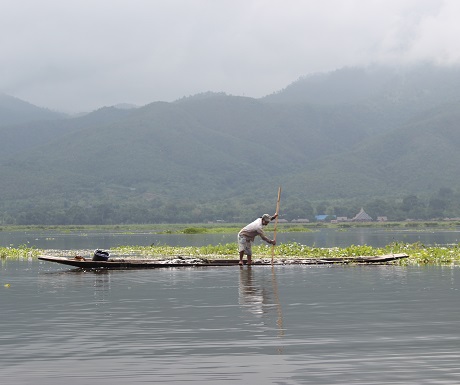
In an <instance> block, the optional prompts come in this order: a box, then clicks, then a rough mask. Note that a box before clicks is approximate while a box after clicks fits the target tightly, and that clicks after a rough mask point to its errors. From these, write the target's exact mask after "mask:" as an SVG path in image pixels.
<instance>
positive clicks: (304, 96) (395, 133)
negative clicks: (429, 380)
mask: <svg viewBox="0 0 460 385" xmlns="http://www.w3.org/2000/svg"><path fill="white" fill-rule="evenodd" d="M459 83H460V71H459V69H458V68H438V67H430V66H422V67H416V68H414V69H412V71H411V70H410V69H405V70H404V71H403V70H394V69H389V68H355V69H343V70H338V71H334V72H332V73H329V74H321V75H315V76H309V77H306V78H302V79H299V80H298V81H297V82H295V83H293V84H291V85H289V86H287V87H286V88H285V89H284V90H281V91H279V92H277V93H275V94H273V95H268V96H267V97H265V98H261V99H253V98H246V97H237V96H230V95H226V94H222V93H221V94H215V93H204V94H199V95H195V96H192V97H187V98H182V99H180V100H177V101H175V102H173V103H166V102H156V103H152V104H148V105H146V106H143V107H140V108H136V109H118V108H113V107H111V108H102V109H100V110H98V111H94V112H93V113H91V114H88V115H85V116H82V117H78V118H66V119H58V120H56V119H54V118H53V119H51V120H41V121H35V122H27V123H24V124H15V125H4V126H3V127H0V135H1V136H2V138H5V140H2V141H1V142H0V154H1V155H0V176H1V178H2V184H1V186H0V202H1V204H2V206H0V213H1V211H2V210H9V211H10V212H11V211H14V210H16V211H17V212H25V213H27V211H24V210H25V208H26V207H35V205H46V206H47V207H50V206H51V207H52V206H53V204H54V205H56V207H59V210H61V211H62V212H65V210H66V207H72V206H78V207H80V208H83V207H94V206H95V205H96V204H99V203H101V202H105V203H107V202H110V203H111V204H113V205H115V206H117V205H118V206H117V207H118V209H119V210H121V208H122V207H131V209H129V210H128V211H129V212H130V213H131V212H133V211H134V207H137V206H136V205H139V204H140V203H142V204H145V205H147V206H145V207H152V208H155V207H156V211H155V212H156V214H155V216H156V218H159V217H160V211H161V210H167V211H168V213H169V214H165V213H163V214H164V216H163V217H161V218H168V220H173V218H174V217H175V218H176V219H177V218H178V217H179V216H180V215H181V214H182V213H181V211H183V210H190V211H192V210H193V211H194V212H200V213H201V214H199V215H198V214H197V218H201V219H203V218H207V217H206V214H205V213H206V210H210V209H211V207H212V208H215V207H221V209H222V210H224V209H225V208H227V209H228V210H231V208H233V212H232V213H229V214H228V215H236V214H235V210H234V208H235V207H238V210H245V209H244V208H245V207H246V209H247V210H255V211H257V210H259V211H260V210H263V211H266V210H265V209H264V207H271V206H272V205H273V196H274V194H275V193H276V189H277V186H278V185H282V186H283V196H284V198H285V199H287V200H288V201H290V202H299V204H301V202H304V201H322V200H325V199H329V200H353V201H365V200H369V199H372V198H373V197H398V196H399V197H400V196H403V195H404V194H419V195H420V194H430V193H433V192H435V191H438V190H439V188H441V187H449V188H454V189H459V188H460V175H459V174H460V172H459V169H458V167H457V166H456V165H457V164H458V161H460V159H457V158H458V157H459V155H457V153H458V151H456V149H457V148H458V145H459V144H460V130H459V129H458V122H459V121H460V113H459V112H458V111H459V108H458V107H459V106H460V88H459V87H458V85H460V84H459ZM1 118H2V115H1V113H0V119H1ZM184 202H189V203H187V204H188V206H185V207H186V208H183V209H179V208H178V207H182V206H180V205H181V204H184ZM286 204H288V202H286ZM31 205H32V206H31ZM129 205H131V206H129ZM235 205H236V206H235ZM267 205H268V206H267ZM115 206H114V207H115ZM118 209H117V210H118ZM114 210H115V209H114ZM48 211H49V210H48ZM29 212H30V209H29ZM161 212H163V211H161ZM107 215H109V214H107ZM210 215H211V214H210ZM208 219H213V218H208ZM117 220H120V219H117ZM126 220H128V219H126ZM128 221H129V220H128Z"/></svg>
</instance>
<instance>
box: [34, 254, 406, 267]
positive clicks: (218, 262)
mask: <svg viewBox="0 0 460 385" xmlns="http://www.w3.org/2000/svg"><path fill="white" fill-rule="evenodd" d="M407 257H408V255H407V254H388V255H380V256H359V257H344V258H303V259H278V260H276V259H275V264H277V265H279V264H287V265H320V264H349V263H360V264H372V263H374V264H376V263H386V262H391V261H395V260H398V259H401V258H407ZM38 259H40V260H42V261H48V262H55V263H60V264H63V265H67V266H73V267H78V268H82V269H159V268H168V267H212V266H235V265H238V262H239V260H238V259H214V260H208V261H205V260H203V261H199V262H196V261H191V262H187V260H184V261H183V262H182V261H181V262H174V261H168V260H166V261H165V260H153V259H151V260H149V259H138V260H134V259H119V258H118V259H117V258H114V259H109V260H108V261H92V260H85V259H83V258H67V257H53V256H40V257H38ZM253 265H254V266H260V265H262V266H266V265H271V262H270V261H268V260H256V261H254V263H253Z"/></svg>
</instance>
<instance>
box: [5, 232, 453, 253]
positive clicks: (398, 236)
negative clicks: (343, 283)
mask: <svg viewBox="0 0 460 385" xmlns="http://www.w3.org/2000/svg"><path fill="white" fill-rule="evenodd" d="M272 231H273V228H272V227H268V228H267V230H266V232H267V234H268V235H269V236H271V235H272V234H273V232H272ZM276 239H277V241H278V242H280V243H286V242H297V243H300V244H303V245H308V246H317V247H334V246H337V247H347V246H350V245H364V244H365V245H369V246H374V247H383V246H386V245H388V244H390V243H392V242H404V243H415V242H422V243H424V244H427V245H429V244H439V245H445V244H458V243H459V242H460V228H452V229H442V230H439V229H417V230H401V229H397V230H395V229H384V228H382V227H376V228H351V229H347V230H340V229H318V230H317V231H312V232H290V233H289V232H288V233H278V234H277V238H276ZM235 242H236V234H190V235H185V234H155V233H130V234H126V233H116V232H101V231H89V232H80V231H76V232H69V233H64V232H56V231H13V232H9V231H0V246H10V245H11V246H16V247H17V246H20V245H27V246H29V247H32V246H33V247H36V248H39V249H61V250H71V249H97V248H102V249H110V248H111V247H116V246H120V245H139V246H148V245H151V244H156V245H158V244H164V245H170V246H206V245H218V244H226V243H235ZM257 242H258V243H261V241H260V239H259V238H257V240H256V243H257Z"/></svg>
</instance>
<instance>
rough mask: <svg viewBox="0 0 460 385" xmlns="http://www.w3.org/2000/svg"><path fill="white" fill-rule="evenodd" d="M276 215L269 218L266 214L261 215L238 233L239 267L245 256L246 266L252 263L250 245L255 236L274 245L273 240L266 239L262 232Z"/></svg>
mask: <svg viewBox="0 0 460 385" xmlns="http://www.w3.org/2000/svg"><path fill="white" fill-rule="evenodd" d="M277 216H278V214H275V215H273V216H270V215H268V214H264V215H262V216H261V217H260V218H257V219H256V220H255V221H254V222H251V223H250V224H249V225H247V226H245V227H243V228H242V229H241V230H240V232H239V233H238V251H239V252H240V262H239V265H240V266H242V265H243V256H244V254H246V255H247V256H248V265H251V263H252V243H253V242H254V238H255V237H256V236H260V237H261V238H262V239H263V240H264V241H265V242H267V243H270V244H271V245H276V241H275V240H274V239H270V238H268V237H267V236H266V235H265V233H264V230H263V226H267V225H268V224H269V223H270V221H272V220H273V219H275V218H276V217H277Z"/></svg>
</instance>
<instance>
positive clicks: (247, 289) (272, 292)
mask: <svg viewBox="0 0 460 385" xmlns="http://www.w3.org/2000/svg"><path fill="white" fill-rule="evenodd" d="M257 269H258V268H254V267H249V268H247V269H245V268H240V282H239V290H238V302H239V304H240V305H241V307H242V309H243V310H245V311H247V312H249V313H251V314H253V315H255V316H257V317H262V316H266V317H270V316H271V315H273V314H274V312H275V311H276V315H277V321H276V324H277V327H278V329H279V330H280V333H283V330H282V329H283V315H282V312H281V304H280V301H279V295H278V284H277V280H276V275H275V270H274V268H272V271H271V276H270V277H269V276H268V275H267V274H266V272H267V270H266V269H264V268H260V269H259V270H258V271H257V274H255V273H254V270H257ZM256 277H257V278H256Z"/></svg>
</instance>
